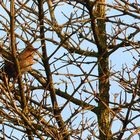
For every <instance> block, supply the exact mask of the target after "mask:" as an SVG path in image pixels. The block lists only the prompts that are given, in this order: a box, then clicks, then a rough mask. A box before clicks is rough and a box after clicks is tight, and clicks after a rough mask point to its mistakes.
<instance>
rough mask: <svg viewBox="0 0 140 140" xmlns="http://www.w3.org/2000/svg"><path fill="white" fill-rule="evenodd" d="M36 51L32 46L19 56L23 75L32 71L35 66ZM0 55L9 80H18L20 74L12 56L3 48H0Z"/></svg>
mask: <svg viewBox="0 0 140 140" xmlns="http://www.w3.org/2000/svg"><path fill="white" fill-rule="evenodd" d="M36 51H37V49H35V48H33V47H32V46H27V47H26V48H25V49H24V50H23V51H22V52H21V53H19V54H18V55H17V59H18V61H19V65H20V71H21V74H24V73H26V72H28V71H29V70H31V66H32V65H33V64H34V54H35V52H36ZM0 53H1V54H2V57H3V59H4V66H3V67H2V71H3V72H4V73H5V74H6V75H7V76H8V79H10V78H14V79H15V78H17V76H18V72H17V69H16V66H15V62H14V59H13V57H12V54H11V53H9V52H8V51H6V50H4V49H2V48H0Z"/></svg>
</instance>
